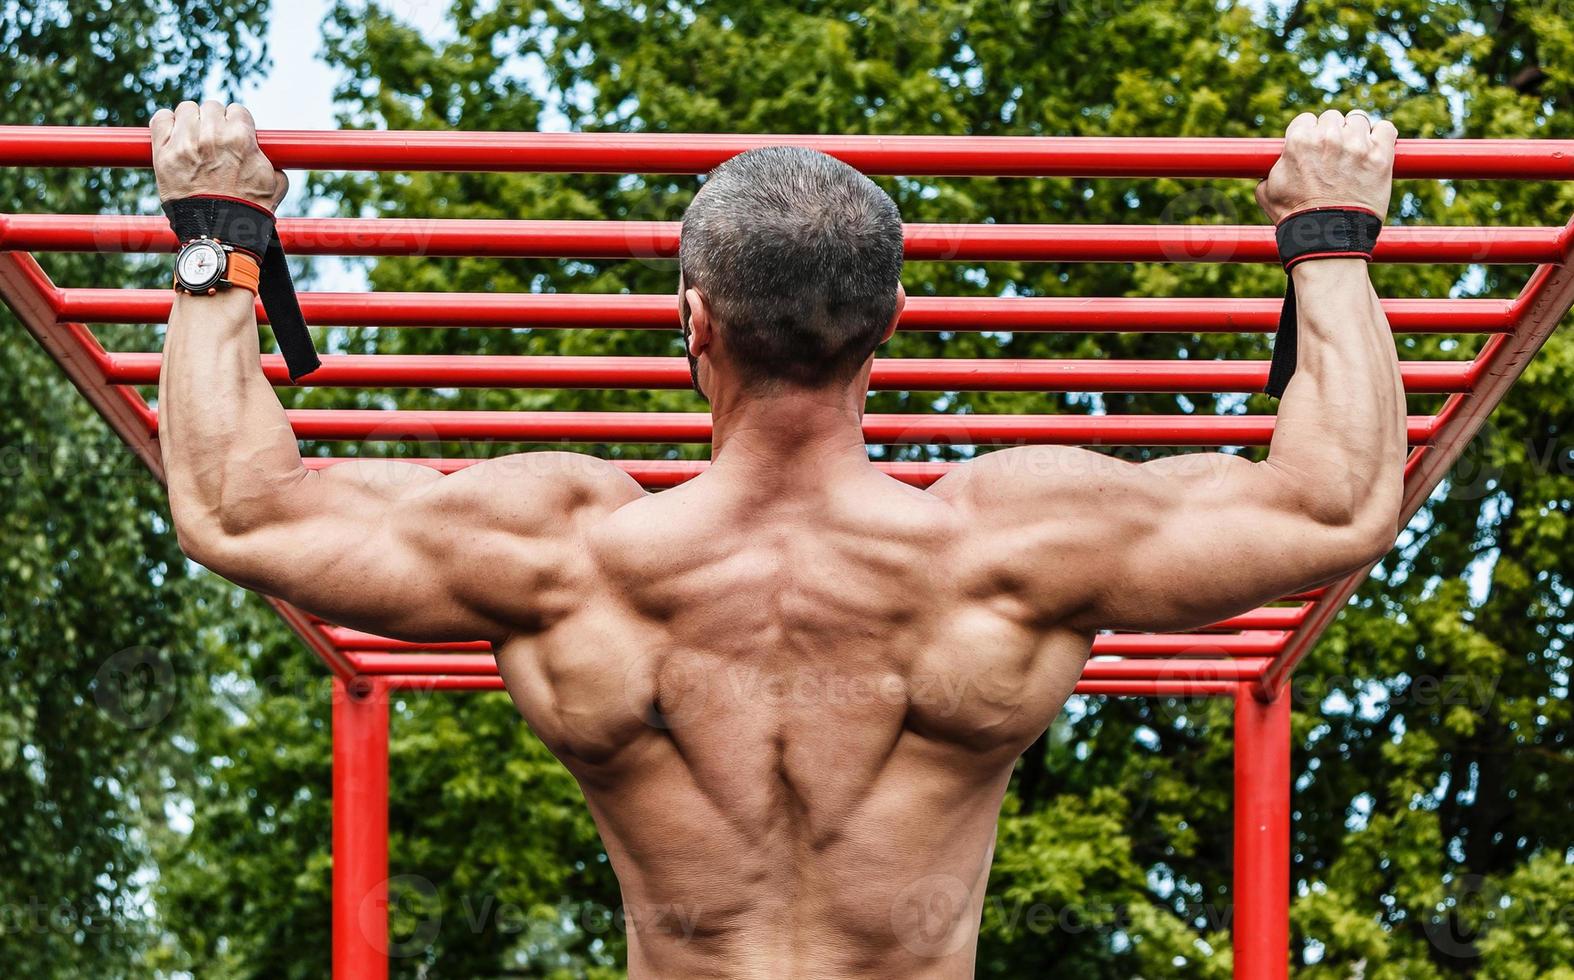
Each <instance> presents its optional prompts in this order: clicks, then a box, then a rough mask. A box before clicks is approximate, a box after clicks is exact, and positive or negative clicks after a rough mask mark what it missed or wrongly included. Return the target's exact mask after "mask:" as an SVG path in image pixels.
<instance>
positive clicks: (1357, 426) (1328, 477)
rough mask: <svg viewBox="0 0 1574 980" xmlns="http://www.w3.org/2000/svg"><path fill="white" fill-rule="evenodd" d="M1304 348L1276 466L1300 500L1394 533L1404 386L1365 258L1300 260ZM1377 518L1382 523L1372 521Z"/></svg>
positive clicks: (1281, 426)
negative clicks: (1301, 261) (1368, 274)
mask: <svg viewBox="0 0 1574 980" xmlns="http://www.w3.org/2000/svg"><path fill="white" fill-rule="evenodd" d="M1291 275H1292V276H1293V277H1294V279H1295V293H1296V304H1297V309H1298V315H1299V319H1298V321H1297V322H1298V327H1299V337H1300V344H1299V357H1298V362H1297V366H1296V372H1295V376H1294V378H1293V379H1292V380H1291V381H1290V384H1289V387H1288V388H1287V390H1286V391H1285V395H1284V398H1283V399H1282V400H1281V402H1280V404H1279V414H1278V420H1277V424H1276V427H1275V430H1274V436H1273V442H1272V447H1271V450H1270V454H1269V459H1268V465H1269V466H1270V467H1272V468H1273V469H1274V470H1275V471H1276V472H1277V474H1278V475H1279V477H1280V478H1281V487H1282V488H1283V490H1284V491H1285V492H1286V493H1287V494H1288V495H1289V496H1290V498H1291V500H1292V501H1293V505H1294V506H1297V507H1300V508H1302V509H1304V510H1305V512H1306V513H1307V516H1309V517H1311V518H1313V519H1315V520H1317V521H1319V522H1320V523H1324V524H1328V525H1333V526H1351V527H1357V528H1363V529H1366V530H1371V531H1372V532H1373V533H1378V531H1379V530H1384V529H1385V533H1386V534H1387V536H1388V538H1389V540H1390V541H1391V540H1392V537H1393V535H1394V534H1395V533H1397V530H1398V529H1397V527H1396V526H1393V525H1394V524H1395V514H1396V512H1397V508H1398V503H1399V495H1400V492H1401V491H1400V488H1401V483H1402V481H1401V471H1402V467H1403V462H1404V453H1405V400H1404V386H1403V383H1402V382H1401V380H1400V377H1399V362H1398V357H1397V355H1396V353H1395V350H1394V342H1393V336H1392V332H1391V331H1390V329H1389V326H1388V322H1387V319H1386V318H1385V317H1384V315H1383V311H1382V306H1381V304H1380V303H1379V302H1378V299H1377V294H1376V293H1375V292H1374V291H1373V289H1372V286H1371V281H1370V279H1369V278H1368V276H1367V266H1366V263H1365V262H1363V261H1361V260H1359V259H1320V260H1317V261H1311V262H1303V263H1301V264H1299V265H1297V266H1296V267H1295V268H1294V269H1293V270H1292V271H1291ZM1373 525H1377V527H1376V528H1373Z"/></svg>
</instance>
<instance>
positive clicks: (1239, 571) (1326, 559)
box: [1080, 453, 1354, 632]
mask: <svg viewBox="0 0 1574 980" xmlns="http://www.w3.org/2000/svg"><path fill="white" fill-rule="evenodd" d="M1122 465H1123V466H1125V471H1124V472H1121V473H1119V474H1117V475H1115V477H1114V479H1115V481H1116V485H1115V486H1114V487H1113V490H1112V493H1111V494H1110V495H1109V496H1110V498H1111V499H1109V500H1107V501H1106V503H1105V507H1106V508H1108V509H1110V510H1111V511H1112V513H1111V514H1110V515H1109V524H1110V527H1109V532H1110V533H1109V534H1108V536H1107V544H1105V545H1104V546H1102V547H1098V548H1096V549H1094V553H1090V556H1089V567H1090V568H1092V569H1094V571H1095V577H1094V579H1093V580H1092V581H1091V582H1090V583H1089V585H1090V589H1089V593H1088V602H1087V606H1086V608H1085V609H1084V611H1083V612H1082V614H1081V617H1080V618H1081V619H1082V620H1083V621H1084V622H1085V623H1086V624H1087V625H1088V626H1089V627H1091V628H1094V629H1140V630H1153V631H1160V632H1162V631H1174V630H1185V629H1196V628H1198V627H1202V626H1206V625H1209V624H1210V623H1214V622H1218V621H1219V620H1222V619H1227V618H1229V617H1231V616H1236V615H1240V614H1241V613H1244V612H1247V611H1248V610H1251V609H1255V608H1257V607H1258V606H1261V605H1262V604H1263V603H1265V602H1271V601H1273V600H1275V599H1278V598H1280V597H1282V596H1284V595H1287V594H1290V593H1293V592H1296V591H1298V590H1301V589H1306V588H1310V587H1313V586H1316V585H1321V584H1323V583H1324V582H1325V581H1327V580H1328V579H1330V578H1334V577H1337V576H1339V575H1342V574H1344V573H1346V572H1348V571H1350V570H1351V567H1352V565H1353V564H1354V562H1353V561H1352V560H1351V559H1350V557H1349V556H1350V555H1351V553H1352V549H1351V548H1350V547H1349V546H1348V542H1347V541H1346V539H1345V532H1344V531H1343V530H1342V529H1340V528H1336V527H1330V526H1327V525H1324V524H1321V523H1319V522H1318V521H1316V520H1314V519H1312V518H1311V517H1309V516H1308V515H1307V514H1306V513H1305V512H1304V510H1303V509H1302V508H1300V507H1299V506H1297V505H1296V504H1295V503H1294V501H1295V500H1296V499H1297V495H1296V493H1295V492H1294V490H1293V488H1289V487H1287V486H1286V485H1285V479H1286V476H1285V474H1283V473H1281V472H1279V471H1277V470H1275V469H1273V468H1272V467H1271V466H1270V465H1269V464H1266V463H1257V462H1252V461H1250V460H1246V459H1243V458H1241V457H1239V456H1232V455H1229V454H1226V453H1195V454H1187V455H1184V456H1175V457H1168V458H1166V459H1162V460H1156V461H1153V462H1150V463H1143V464H1138V465H1129V464H1122Z"/></svg>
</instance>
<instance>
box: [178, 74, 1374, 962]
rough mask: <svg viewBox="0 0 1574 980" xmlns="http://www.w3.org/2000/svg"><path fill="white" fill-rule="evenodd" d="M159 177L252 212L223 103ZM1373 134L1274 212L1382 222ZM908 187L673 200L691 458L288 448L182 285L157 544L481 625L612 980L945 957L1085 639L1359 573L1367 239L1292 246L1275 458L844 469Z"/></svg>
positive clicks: (246, 369)
mask: <svg viewBox="0 0 1574 980" xmlns="http://www.w3.org/2000/svg"><path fill="white" fill-rule="evenodd" d="M152 128H153V143H154V165H155V169H156V170H157V175H158V182H159V191H160V194H161V195H162V196H163V197H164V198H165V199H166V200H168V199H172V198H181V197H186V196H190V195H198V194H223V195H230V196H234V197H240V198H245V199H248V200H251V201H255V202H259V203H262V204H264V205H268V206H275V205H276V204H277V202H278V201H279V199H280V198H281V197H282V194H283V187H284V185H285V182H284V179H283V175H282V174H278V173H276V172H275V171H274V169H273V167H272V165H271V164H270V163H269V162H268V160H267V159H266V158H265V157H264V156H263V154H262V153H261V151H260V150H259V149H258V146H257V142H256V137H255V132H254V130H253V124H252V119H251V117H250V115H249V114H248V113H247V112H246V110H245V109H243V108H241V107H239V106H233V105H232V106H229V107H225V106H223V105H220V104H218V103H212V102H210V103H205V104H203V105H202V106H200V107H199V106H197V105H195V104H193V103H189V102H188V103H183V104H182V105H181V106H180V107H179V108H177V109H176V110H175V111H174V112H173V113H171V112H169V111H167V110H166V111H162V112H160V113H159V114H158V115H157V116H155V117H154V118H153V121H152ZM1394 138H1395V133H1394V130H1393V127H1392V126H1390V125H1388V124H1387V123H1377V124H1375V125H1374V124H1372V123H1371V122H1369V120H1368V119H1367V118H1366V117H1365V116H1363V115H1357V114H1352V115H1350V116H1348V117H1345V116H1342V115H1341V114H1340V113H1338V112H1326V113H1324V114H1323V115H1322V116H1321V117H1314V116H1312V115H1309V114H1308V115H1303V116H1300V117H1299V118H1297V119H1296V120H1295V121H1294V122H1293V123H1291V124H1290V127H1289V131H1288V134H1287V142H1286V148H1285V152H1284V155H1283V157H1282V159H1280V161H1279V162H1278V164H1277V165H1276V166H1275V167H1274V168H1273V171H1272V173H1271V174H1270V175H1269V177H1268V179H1267V180H1266V181H1264V182H1263V183H1262V185H1261V186H1260V187H1259V190H1258V198H1259V201H1260V203H1261V204H1262V206H1263V208H1264V209H1265V210H1266V211H1267V213H1268V216H1269V218H1272V219H1278V218H1280V217H1281V216H1283V215H1285V214H1288V213H1290V212H1294V211H1297V210H1299V209H1303V208H1307V207H1316V206H1346V205H1349V206H1359V207H1363V208H1367V209H1370V210H1371V211H1373V212H1375V213H1377V214H1379V215H1381V214H1383V213H1384V212H1386V210H1387V207H1388V198H1389V191H1390V181H1391V171H1392V163H1393V152H1394ZM901 266H902V228H901V222H900V217H899V215H898V213H897V209H896V206H895V205H894V204H893V203H892V202H891V200H890V199H889V198H888V197H886V196H885V195H884V194H883V193H881V191H880V190H879V189H878V188H877V187H876V186H875V185H874V184H873V183H871V182H870V181H868V180H867V179H866V178H864V177H863V176H861V175H860V174H858V173H857V172H855V171H854V170H852V169H851V168H849V167H847V166H845V165H843V164H841V163H839V162H837V161H835V160H833V159H831V158H830V157H827V156H824V155H821V154H818V153H813V152H809V151H805V150H797V149H782V148H776V149H764V150H757V151H754V152H750V153H745V154H743V155H741V156H739V157H736V158H734V159H732V160H731V161H729V162H727V163H725V164H723V165H722V166H721V167H719V168H717V170H716V171H715V172H714V173H712V174H711V175H710V178H709V179H708V180H707V181H706V182H705V184H704V187H703V189H702V190H701V192H700V193H699V195H698V196H697V197H696V198H695V200H694V203H693V204H692V205H691V206H690V208H689V210H688V213H687V214H686V215H685V217H684V222H683V234H682V250H681V267H682V280H681V284H680V287H679V292H680V296H679V305H680V309H681V315H682V319H683V322H684V324H685V329H684V335H685V338H686V342H687V348H688V355H689V358H690V360H691V362H692V365H693V370H694V376H695V383H696V385H697V386H698V388H699V390H700V391H701V392H702V393H703V394H704V396H705V397H706V398H707V399H708V400H709V402H710V405H711V409H712V412H713V415H714V419H715V434H714V439H713V447H712V465H711V466H710V468H709V469H708V470H706V471H705V473H704V474H703V475H701V476H699V477H697V478H696V479H694V480H691V481H690V482H688V483H686V484H684V485H682V486H680V487H678V488H676V489H672V490H668V491H666V492H663V493H659V494H648V493H646V492H644V491H643V490H642V489H641V488H640V487H639V486H638V485H637V484H636V483H635V482H634V481H633V480H632V479H630V478H629V477H628V476H626V475H625V474H624V473H622V472H621V471H619V470H618V469H617V468H616V467H614V466H613V465H612V464H610V463H607V462H603V461H600V460H597V459H594V458H591V457H587V456H579V455H573V454H567V453H532V454H525V455H519V456H509V457H504V458H500V459H495V460H491V461H488V462H484V463H481V464H479V465H476V466H472V467H470V468H468V469H465V470H463V471H461V472H458V473H455V474H453V475H449V476H439V475H438V474H437V473H435V472H432V471H430V470H427V469H424V468H422V467H419V466H414V465H410V464H403V463H397V462H355V463H346V464H342V465H339V466H335V467H332V468H329V469H326V470H323V471H318V472H313V471H309V470H307V469H305V468H304V467H303V466H302V465H301V458H300V455H299V453H298V451H297V446H296V440H295V437H294V435H293V434H292V432H291V430H290V425H289V423H288V422H287V421H286V419H285V415H284V412H283V411H282V410H281V408H280V406H279V403H278V401H277V400H276V398H275V397H274V393H273V390H272V388H271V387H270V386H269V383H268V382H267V381H266V380H265V379H264V377H263V373H262V371H261V370H260V369H259V367H258V336H257V325H256V321H255V319H254V318H253V312H252V300H253V297H252V295H251V294H250V293H249V292H246V291H245V290H242V289H234V290H230V291H227V292H225V291H221V292H219V293H218V294H217V295H212V296H191V295H182V296H180V297H178V298H177V300H176V302H175V306H174V312H173V313H172V315H171V317H170V328H169V336H168V340H167V342H166V344H165V356H164V370H163V375H162V377H161V380H160V386H159V409H160V442H161V445H162V449H163V454H164V463H165V466H166V469H167V472H168V478H169V495H170V506H171V509H172V511H173V513H174V519H175V526H176V530H177V532H178V533H179V535H180V542H181V546H182V547H183V548H184V549H185V551H186V553H187V554H188V555H190V556H191V557H192V558H193V559H195V560H196V561H198V562H201V563H202V564H204V565H206V566H208V567H209V568H211V569H213V570H214V571H216V572H218V573H219V574H221V575H223V576H225V577H226V578H229V579H232V580H233V581H235V582H237V583H240V584H241V585H244V586H247V587H250V588H253V589H257V590H259V591H262V592H266V593H269V594H272V595H275V596H280V597H282V598H284V599H287V600H288V601H290V602H292V603H294V604H296V605H298V606H300V607H302V608H304V609H307V610H310V611H311V612H313V613H317V614H319V615H322V616H324V617H327V618H328V619H331V620H333V621H335V622H338V623H344V624H347V625H350V626H354V627H358V628H361V629H365V630H371V631H374V632H376V633H381V634H386V635H389V636H394V637H403V638H408V639H412V640H459V639H476V638H485V639H487V640H489V641H491V643H492V646H493V649H494V650H496V652H497V659H498V664H499V667H500V668H501V670H502V674H503V677H504V679H505V680H506V682H507V686H508V690H509V692H510V693H511V694H512V696H513V698H514V701H515V703H516V704H517V705H518V706H519V709H520V711H521V712H522V713H523V715H524V717H525V719H526V720H527V721H528V722H529V724H530V726H531V728H532V729H533V730H534V731H535V732H536V733H537V734H538V735H539V736H540V737H541V738H542V740H543V741H544V742H545V743H546V744H547V746H548V747H550V748H551V750H552V751H553V752H554V753H556V755H557V756H558V757H559V758H560V759H562V761H563V763H564V765H566V766H567V767H568V769H569V770H570V772H572V773H573V774H574V776H575V778H576V779H577V780H578V781H579V784H580V786H581V787H582V788H583V790H584V793H585V799H586V801H587V802H588V803H589V805H590V808H591V812H592V813H593V814H594V816H595V820H596V824H597V826H598V827H599V828H600V831H601V835H602V839H603V841H604V842H605V844H606V849H607V853H608V855H609V856H610V858H611V861H612V866H613V868H614V869H615V871H616V872H617V876H618V880H619V882H620V883H621V885H622V891H623V899H624V901H625V903H626V907H627V910H628V921H629V924H630V928H629V935H628V947H629V973H630V975H631V976H632V977H635V978H649V977H662V978H668V977H671V978H690V977H773V978H774V977H893V978H914V977H945V978H952V977H967V976H971V974H972V968H973V967H972V963H973V956H974V947H975V944H976V939H977V932H978V926H979V916H980V910H981V907H982V904H983V900H984V891H985V883H986V878H987V873H988V870H989V864H990V855H991V850H992V845H993V839H994V832H995V823H996V816H997V812H998V809H999V806H1000V803H1001V798H1002V794H1004V792H1005V790H1006V784H1007V781H1008V779H1009V778H1010V775H1011V770H1012V765H1013V763H1014V762H1015V760H1016V758H1017V756H1018V755H1019V754H1020V753H1021V752H1022V751H1023V749H1024V748H1026V747H1027V746H1028V745H1029V744H1030V743H1031V742H1032V741H1033V740H1034V739H1035V737H1037V736H1038V735H1039V733H1040V732H1042V731H1043V730H1044V729H1045V727H1046V726H1047V725H1048V724H1049V723H1050V721H1051V720H1052V719H1053V718H1054V717H1055V715H1056V713H1057V712H1059V711H1060V709H1061V706H1062V704H1063V703H1064V701H1065V700H1066V698H1067V696H1068V695H1069V694H1070V693H1071V690H1072V686H1073V684H1074V683H1075V682H1076V680H1077V677H1078V675H1079V674H1080V672H1081V670H1082V667H1083V664H1084V662H1085V661H1086V659H1087V657H1088V650H1089V646H1090V643H1091V641H1092V639H1093V636H1094V635H1095V634H1096V633H1097V632H1098V631H1099V630H1101V629H1106V628H1122V629H1141V630H1178V629H1185V628H1189V627H1197V626H1201V625H1203V624H1205V623H1209V622H1212V621H1214V620H1217V619H1220V618H1223V617H1227V616H1231V615H1234V614H1237V613H1240V612H1243V611H1245V610H1247V609H1251V608H1253V607H1255V606H1257V605H1259V604H1260V603H1263V602H1265V601H1268V600H1272V599H1274V598H1276V597H1278V596H1281V595H1284V594H1286V593H1289V592H1293V591H1296V590H1299V589H1303V588H1306V587H1310V586H1314V585H1318V584H1321V583H1325V582H1328V581H1330V580H1332V579H1335V578H1337V577H1339V576H1342V575H1344V574H1346V573H1348V572H1351V571H1352V570H1356V569H1360V568H1363V567H1365V566H1366V565H1367V564H1368V563H1370V562H1372V561H1374V560H1376V558H1377V557H1378V556H1379V555H1381V554H1382V553H1383V552H1384V551H1385V550H1386V549H1387V548H1388V547H1389V545H1390V544H1391V543H1392V541H1393V539H1394V536H1395V534H1396V531H1397V528H1396V522H1397V518H1398V513H1399V502H1400V488H1401V476H1400V467H1401V462H1402V460H1403V457H1404V448H1405V433H1404V424H1403V421H1404V420H1403V404H1404V399H1403V391H1402V388H1401V385H1400V380H1399V372H1398V366H1397V363H1396V359H1395V353H1394V347H1393V344H1392V341H1391V338H1390V336H1389V331H1388V326H1387V323H1386V322H1385V320H1384V317H1383V313H1382V310H1381V308H1380V307H1379V304H1378V300H1377V296H1376V295H1375V293H1374V292H1373V290H1372V287H1371V285H1370V284H1369V282H1368V279H1367V272H1366V266H1365V264H1364V263H1363V262H1362V261H1361V260H1359V259H1357V258H1329V259H1322V260H1318V261H1308V262H1304V263H1302V264H1301V265H1299V266H1297V267H1296V268H1295V269H1294V271H1293V275H1294V279H1295V285H1296V289H1297V291H1298V294H1299V297H1300V320H1299V323H1300V334H1301V339H1300V366H1299V372H1298V373H1297V374H1296V375H1295V377H1294V380H1293V381H1292V382H1291V384H1290V387H1289V390H1288V392H1287V394H1286V396H1285V398H1284V400H1283V402H1282V404H1281V406H1280V411H1279V415H1278V424H1277V427H1276V429H1275V433H1274V437H1273V443H1272V449H1271V452H1270V454H1269V456H1268V458H1267V459H1266V460H1265V461H1263V462H1249V461H1247V460H1245V459H1241V458H1239V457H1234V456H1227V455H1222V454H1203V455H1191V456H1186V457H1179V458H1171V459H1164V460H1159V461H1155V462H1151V463H1145V464H1141V465H1134V464H1130V463H1126V462H1121V461H1117V460H1114V459H1111V458H1109V457H1107V456H1104V455H1099V454H1096V453H1092V452H1087V451H1084V450H1080V449H1069V448H1056V447H1040V446H1034V447H1024V448H1013V449H1006V450H1002V451H999V452H993V453H988V454H986V455H983V456H981V457H979V458H978V459H977V460H975V461H973V462H970V463H968V464H966V465H965V466H961V467H959V468H958V469H957V470H956V471H954V472H953V473H951V474H949V475H947V476H946V477H945V478H944V479H942V480H940V481H939V482H938V483H936V484H934V486H932V487H931V488H930V489H929V490H927V491H922V490H917V489H914V488H912V487H909V486H905V485H903V484H901V483H899V482H897V481H895V480H893V479H891V478H889V477H887V476H885V475H883V474H882V473H880V472H879V471H878V470H876V469H875V468H874V467H873V466H872V465H871V464H870V462H869V459H868V456H867V454H866V451H865V446H864V440H863V436H862V434H861V431H860V425H859V423H860V418H861V416H862V414H863V408H864V401H865V395H866V392H867V389H868V386H869V372H870V362H871V357H872V354H873V352H874V350H875V348H876V347H877V346H879V345H880V344H881V343H882V342H883V341H884V340H885V339H886V338H888V337H890V335H891V332H892V330H893V329H894V328H895V325H896V321H897V317H898V315H899V314H900V312H901V309H902V304H903V302H904V294H903V291H902V287H901V285H900V282H899V274H900V272H901Z"/></svg>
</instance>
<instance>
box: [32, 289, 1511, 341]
mask: <svg viewBox="0 0 1574 980" xmlns="http://www.w3.org/2000/svg"><path fill="white" fill-rule="evenodd" d="M171 297H172V291H171V290H165V289H62V290H60V291H59V292H58V294H57V295H56V296H55V298H54V299H55V308H56V311H57V314H58V316H59V319H60V321H61V322H78V323H166V322H168V320H169V310H170V305H171V302H172V299H171ZM300 299H301V311H302V313H304V314H305V316H306V320H307V322H308V323H312V324H316V325H318V326H339V327H500V328H510V329H518V328H523V327H529V328H533V329H558V328H575V327H615V328H617V329H620V330H673V331H676V330H677V329H678V310H677V304H678V301H677V296H676V294H674V295H671V296H668V295H665V294H582V293H397V292H390V293H302V294H301V298H300ZM1283 305H1284V300H1283V299H1281V298H1272V297H1270V298H1261V299H1229V298H1201V299H1198V298H1180V297H1152V298H1150V297H1127V296H1091V297H1079V296H1045V297H1014V296H1013V297H949V296H914V297H911V298H910V299H909V300H908V301H907V309H906V311H904V312H903V314H902V319H901V328H902V329H903V330H930V331H933V330H955V331H981V330H989V331H1000V332H1011V331H1060V332H1067V333H1104V332H1133V333H1212V332H1218V333H1272V332H1273V331H1275V330H1277V329H1278V328H1279V310H1280V308H1281V307H1282V306H1283ZM1383 310H1384V312H1386V313H1387V314H1388V321H1389V324H1390V325H1391V326H1392V328H1393V330H1394V332H1396V333H1496V332H1502V331H1507V330H1510V329H1512V328H1513V312H1514V310H1513V301H1511V300H1502V299H1397V300H1384V301H1383ZM257 316H258V319H260V320H266V316H265V315H264V313H263V310H262V305H261V304H260V303H259V304H258V306H257Z"/></svg>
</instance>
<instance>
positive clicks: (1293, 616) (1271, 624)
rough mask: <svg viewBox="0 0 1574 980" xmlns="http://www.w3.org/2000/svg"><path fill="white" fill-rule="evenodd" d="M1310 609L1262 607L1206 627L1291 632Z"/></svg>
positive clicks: (1303, 606) (1306, 607)
mask: <svg viewBox="0 0 1574 980" xmlns="http://www.w3.org/2000/svg"><path fill="white" fill-rule="evenodd" d="M1310 609H1311V607H1310V606H1308V605H1300V606H1264V607H1263V608H1261V609H1253V610H1252V611H1251V612H1247V613H1242V614H1241V615H1239V616H1231V617H1230V618H1229V619H1221V620H1219V621H1218V622H1217V623H1213V624H1212V625H1210V626H1207V627H1206V629H1210V630H1293V629H1295V628H1296V627H1297V626H1299V625H1301V621H1302V620H1303V619H1305V618H1306V614H1307V612H1308V611H1309V610H1310Z"/></svg>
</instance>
